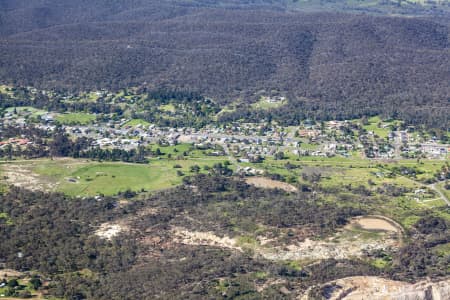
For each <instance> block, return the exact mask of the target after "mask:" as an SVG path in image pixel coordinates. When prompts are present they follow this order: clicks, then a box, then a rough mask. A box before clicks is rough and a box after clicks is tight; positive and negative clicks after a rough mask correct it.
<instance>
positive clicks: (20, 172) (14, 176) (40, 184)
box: [2, 164, 55, 191]
mask: <svg viewBox="0 0 450 300" xmlns="http://www.w3.org/2000/svg"><path fill="white" fill-rule="evenodd" d="M2 169H3V172H2V175H3V176H5V178H6V179H4V181H5V182H6V183H7V184H12V185H15V186H19V187H24V188H27V189H29V190H32V191H38V190H44V191H48V190H52V189H53V188H54V187H55V184H53V183H50V182H44V181H42V178H40V177H39V175H37V174H35V173H33V172H32V171H31V170H30V169H29V168H26V167H24V166H21V165H15V164H4V165H2ZM3 176H2V177H3ZM2 180H3V179H2Z"/></svg>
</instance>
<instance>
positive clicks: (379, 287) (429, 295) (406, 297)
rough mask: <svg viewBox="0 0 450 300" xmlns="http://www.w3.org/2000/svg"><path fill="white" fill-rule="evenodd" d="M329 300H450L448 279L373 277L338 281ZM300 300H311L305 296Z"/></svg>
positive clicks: (334, 282)
mask: <svg viewBox="0 0 450 300" xmlns="http://www.w3.org/2000/svg"><path fill="white" fill-rule="evenodd" d="M328 284H333V285H335V288H334V291H333V293H332V294H331V297H330V298H329V299H330V300H337V299H345V300H362V299H367V300H369V299H370V300H388V299H390V300H419V299H420V300H444V299H450V279H447V280H443V281H440V282H430V281H421V282H418V283H416V284H410V283H407V282H401V281H394V280H389V279H385V278H380V277H374V276H355V277H346V278H342V279H338V280H336V281H333V282H330V283H328ZM299 299H301V300H312V299H311V298H310V297H308V296H307V294H305V295H304V296H302V297H299Z"/></svg>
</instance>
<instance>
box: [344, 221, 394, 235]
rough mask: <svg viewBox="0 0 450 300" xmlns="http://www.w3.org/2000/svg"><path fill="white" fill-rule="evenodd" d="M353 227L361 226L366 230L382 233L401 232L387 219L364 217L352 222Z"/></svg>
mask: <svg viewBox="0 0 450 300" xmlns="http://www.w3.org/2000/svg"><path fill="white" fill-rule="evenodd" d="M351 224H352V225H359V226H360V227H361V228H363V229H365V230H382V231H393V232H396V233H399V232H400V228H398V227H397V226H395V225H394V223H393V222H389V221H387V220H385V219H381V218H377V217H362V218H356V219H354V220H353V222H351Z"/></svg>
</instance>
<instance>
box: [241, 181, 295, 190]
mask: <svg viewBox="0 0 450 300" xmlns="http://www.w3.org/2000/svg"><path fill="white" fill-rule="evenodd" d="M245 182H247V183H248V184H251V185H254V186H256V187H260V188H267V189H276V188H278V189H282V190H285V191H286V192H296V191H297V188H296V187H295V186H293V185H291V184H289V183H286V182H282V181H277V180H272V179H269V178H264V177H248V178H247V179H246V180H245Z"/></svg>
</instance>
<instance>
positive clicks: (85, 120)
mask: <svg viewBox="0 0 450 300" xmlns="http://www.w3.org/2000/svg"><path fill="white" fill-rule="evenodd" d="M95 120H96V116H95V115H93V114H87V113H64V114H58V115H57V116H56V121H57V122H58V123H60V124H64V125H87V124H89V123H92V122H94V121H95Z"/></svg>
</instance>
